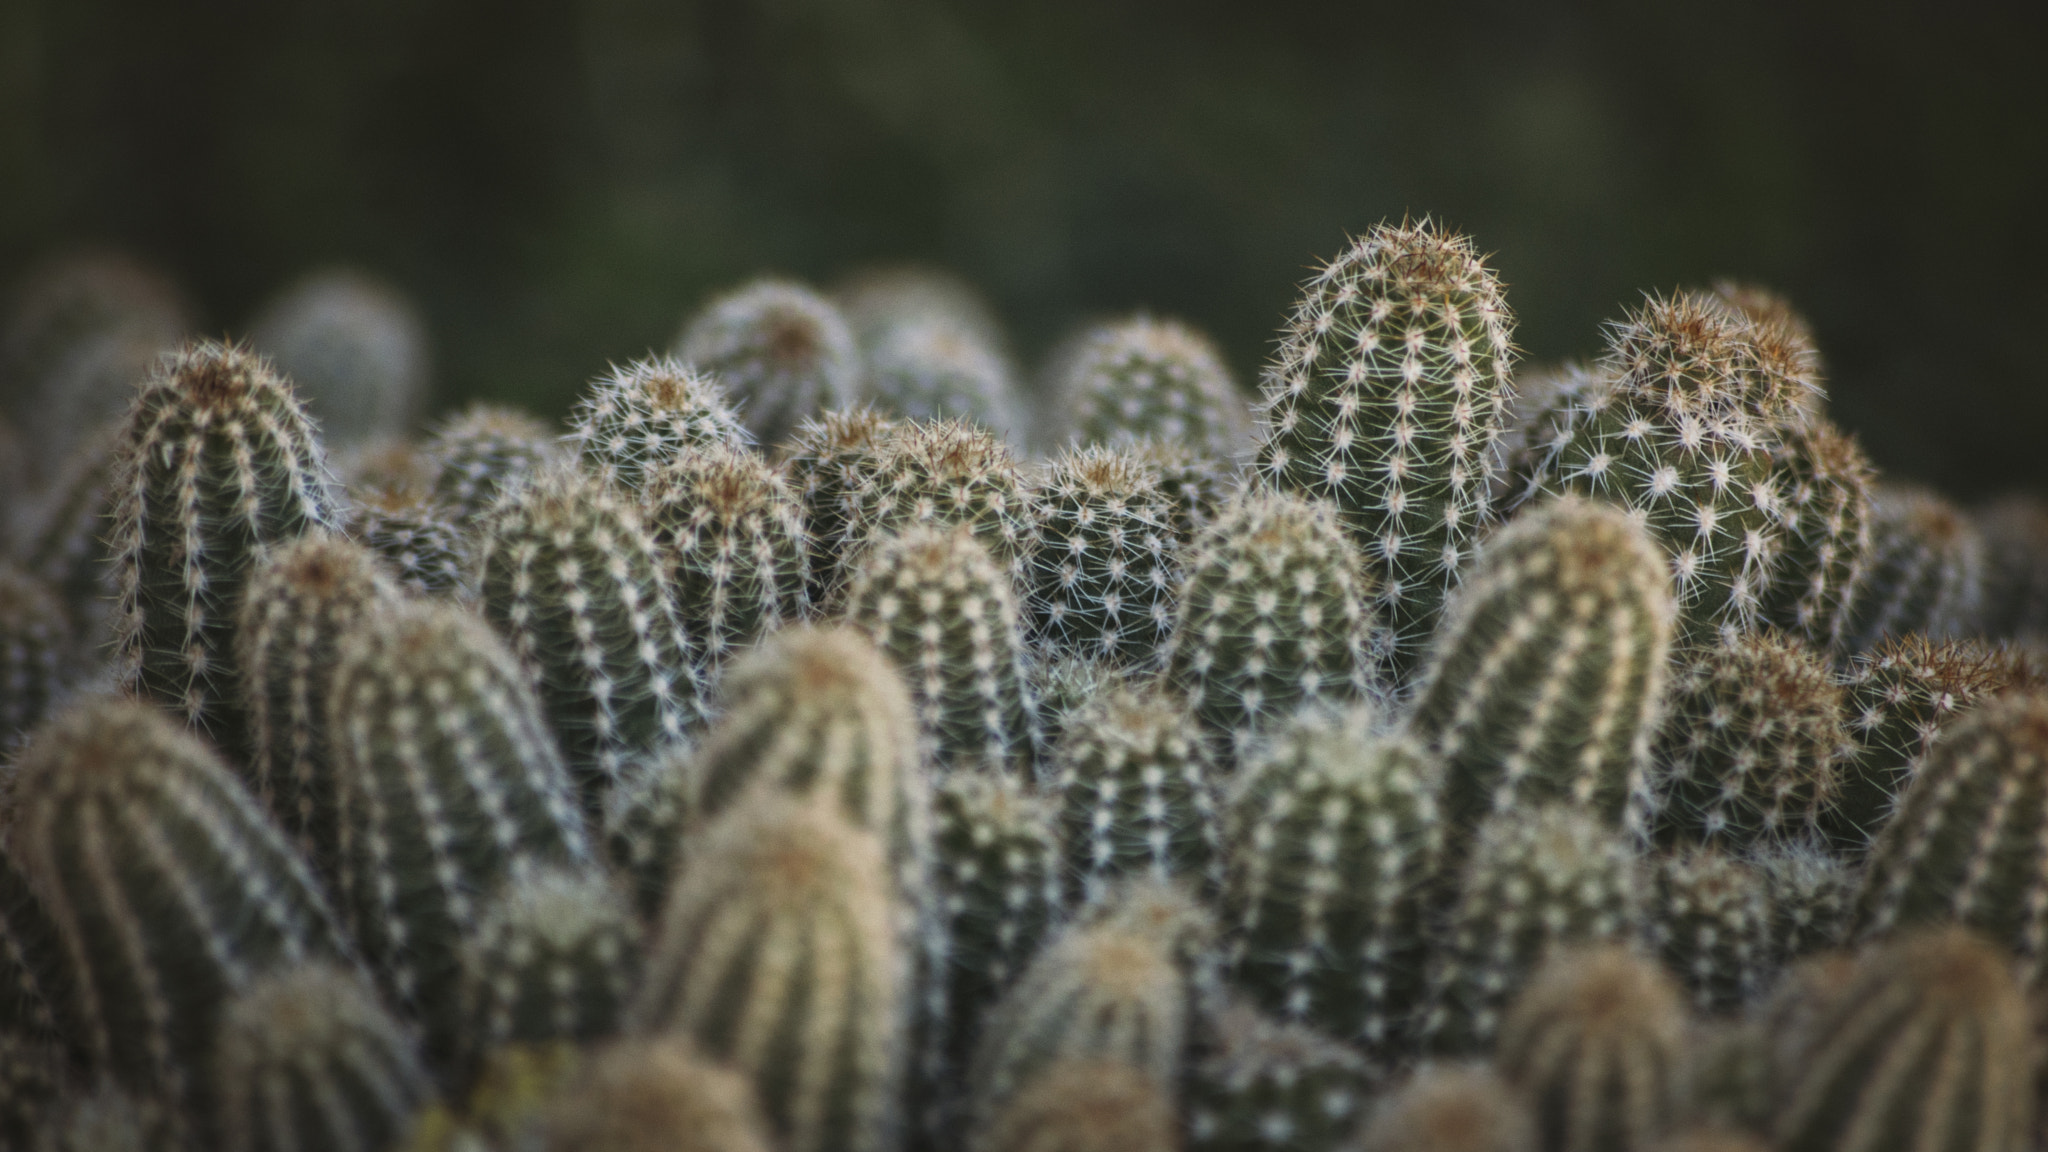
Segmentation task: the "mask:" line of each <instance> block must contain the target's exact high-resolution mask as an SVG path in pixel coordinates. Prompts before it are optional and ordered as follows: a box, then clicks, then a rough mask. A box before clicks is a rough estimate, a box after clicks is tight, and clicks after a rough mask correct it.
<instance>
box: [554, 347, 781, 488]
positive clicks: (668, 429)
mask: <svg viewBox="0 0 2048 1152" xmlns="http://www.w3.org/2000/svg"><path fill="white" fill-rule="evenodd" d="M566 441H567V444H568V445H569V447H570V448H571V449H572V450H574V451H575V452H576V454H577V455H578V456H580V457H581V458H582V460H583V466H584V467H585V468H587V469H589V470H590V471H592V472H594V473H596V475H597V476H598V478H599V479H602V480H604V481H606V482H607V483H612V484H617V485H619V486H620V487H622V488H627V489H631V490H635V491H638V490H640V489H643V488H645V487H646V486H647V483H648V481H650V480H652V479H653V478H654V477H655V476H656V475H658V474H659V473H660V472H661V471H662V470H663V469H665V468H669V467H673V466H674V465H676V464H678V463H681V462H683V461H685V460H687V459H688V458H689V457H690V456H691V454H693V453H696V452H702V451H705V450H708V449H713V448H726V449H735V450H743V449H745V448H746V447H747V446H748V445H749V444H750V443H751V442H752V437H751V436H749V435H748V434H747V431H746V429H745V428H744V427H742V426H741V424H740V418H739V415H738V414H737V413H735V412H734V411H733V409H732V405H731V404H730V403H729V402H728V401H727V400H726V397H725V389H724V388H723V387H721V386H720V384H719V382H718V381H717V379H715V378H714V377H712V376H710V375H708V374H705V373H700V372H698V371H696V370H695V369H694V368H692V367H691V366H690V365H688V364H685V363H683V362H681V361H679V360H674V359H669V358H665V357H664V358H660V359H647V360H635V361H633V362H632V363H630V364H628V365H626V366H625V367H623V368H618V367H615V368H613V369H612V370H611V372H610V373H608V374H606V375H604V376H601V377H599V378H598V379H597V380H596V381H595V382H594V383H592V384H591V386H590V390H589V391H588V392H586V393H585V394H584V395H583V398H582V399H581V400H579V401H577V403H576V411H575V412H574V413H573V414H572V415H571V417H570V432H569V435H568V436H567V437H566Z"/></svg>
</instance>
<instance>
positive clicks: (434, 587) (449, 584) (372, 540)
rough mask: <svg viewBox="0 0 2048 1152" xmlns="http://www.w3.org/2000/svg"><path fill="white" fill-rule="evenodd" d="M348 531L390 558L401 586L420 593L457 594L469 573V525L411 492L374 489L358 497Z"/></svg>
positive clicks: (387, 562) (388, 563)
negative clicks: (448, 516) (463, 523)
mask: <svg viewBox="0 0 2048 1152" xmlns="http://www.w3.org/2000/svg"><path fill="white" fill-rule="evenodd" d="M348 534H349V535H350V536H351V537H353V538H354V539H356V540H359V541H361V542H362V545H363V547H365V548H368V549H369V550H370V551H371V552H374V553H375V554H376V555H377V558H378V559H379V560H381V561H383V562H384V566H385V567H386V568H388V569H390V571H391V575H392V576H393V578H395V579H396V580H397V581H398V584H399V586H400V587H402V588H404V589H406V590H407V591H408V592H412V593H414V594H416V595H420V596H456V595H460V594H461V593H462V591H463V586H464V584H465V582H466V581H467V579H468V573H469V544H468V540H467V537H466V535H465V533H464V532H463V529H462V528H461V527H460V526H458V525H457V524H456V523H455V522H454V521H452V520H449V519H447V517H446V515H445V514H444V513H443V512H442V511H441V510H440V509H438V508H436V507H435V506H434V505H432V504H429V503H427V502H425V500H424V499H422V498H420V497H418V496H416V495H414V494H411V493H401V492H390V491H377V492H371V493H369V494H367V495H366V496H364V497H363V498H361V499H359V500H358V501H357V502H356V505H355V508H354V509H353V510H352V511H351V512H350V514H349V519H348Z"/></svg>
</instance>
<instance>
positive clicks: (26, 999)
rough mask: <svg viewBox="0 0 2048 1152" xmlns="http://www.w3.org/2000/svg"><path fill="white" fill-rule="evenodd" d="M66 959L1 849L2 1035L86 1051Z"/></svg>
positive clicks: (46, 916)
mask: <svg viewBox="0 0 2048 1152" xmlns="http://www.w3.org/2000/svg"><path fill="white" fill-rule="evenodd" d="M66 961H67V957H66V956H65V955H64V951H63V942H62V939H61V937H60V936H59V933H58V931H57V924H56V922H55V921H54V920H52V919H51V918H50V913H49V911H48V910H47V909H46V908H44V907H43V902H42V898H41V897H39V896H37V895H36V893H35V889H34V887H33V886H32V885H31V884H30V883H29V879H28V877H27V876H26V875H24V874H23V873H22V870H21V868H20V866H19V865H17V864H16V863H15V861H14V857H13V856H12V855H11V854H10V853H9V852H7V851H0V1034H6V1035H14V1036H20V1037H23V1038H25V1039H36V1040H61V1041H63V1042H65V1043H67V1044H69V1045H71V1046H72V1047H74V1048H80V1047H82V1045H83V1041H84V1037H83V1035H82V1034H81V1033H82V1032H83V1028H82V1027H81V1026H80V1025H79V1023H78V1021H77V1007H76V1003H77V1002H76V999H75V995H74V989H73V988H72V984H73V980H74V977H73V973H72V970H71V968H70V966H69V964H68V963H67V962H66ZM81 1054H83V1053H81ZM0 1147H5V1145H0Z"/></svg>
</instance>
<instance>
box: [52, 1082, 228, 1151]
mask: <svg viewBox="0 0 2048 1152" xmlns="http://www.w3.org/2000/svg"><path fill="white" fill-rule="evenodd" d="M30 1147H33V1148H34V1149H35V1152H185V1149H187V1148H188V1147H189V1142H188V1138H187V1136H186V1134H185V1127H184V1125H183V1123H182V1118H181V1117H180V1116H179V1115H178V1113H177V1112H176V1111H175V1110H174V1109H173V1108H171V1107H170V1106H168V1105H166V1104H165V1103H163V1102H162V1101H161V1100H156V1099H152V1098H150V1097H148V1096H143V1095H138V1094H133V1093H131V1092H129V1091H127V1090H125V1089H123V1088H121V1087H119V1086H116V1085H114V1084H111V1083H105V1082H102V1083H100V1084H98V1085H96V1086H94V1087H93V1089H92V1090H91V1091H90V1092H88V1093H86V1094H84V1095H80V1096H73V1097H71V1098H69V1099H64V1100H59V1101H58V1102H57V1104H56V1106H55V1107H54V1108H53V1109H52V1110H51V1111H50V1112H49V1113H48V1114H47V1115H46V1116H45V1117H44V1118H43V1126H42V1129H41V1130H40V1131H39V1132H37V1133H36V1138H35V1141H34V1142H33V1143H32V1144H31V1145H30Z"/></svg>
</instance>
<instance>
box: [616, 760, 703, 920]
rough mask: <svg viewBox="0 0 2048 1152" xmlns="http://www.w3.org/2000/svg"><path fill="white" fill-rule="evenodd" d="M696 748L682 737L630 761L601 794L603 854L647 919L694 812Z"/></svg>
mask: <svg viewBox="0 0 2048 1152" xmlns="http://www.w3.org/2000/svg"><path fill="white" fill-rule="evenodd" d="M695 754H696V749H695V747H694V746H693V745H691V744H690V743H689V742H687V741H683V742H679V743H675V744H669V745H665V746H663V747H661V748H657V749H655V750H654V751H652V752H649V753H647V754H646V755H644V756H641V757H638V758H636V759H634V760H633V761H631V762H630V763H629V764H628V765H627V767H626V769H625V771H624V772H623V773H621V775H620V779H619V782H618V784H617V786H615V787H614V788H613V789H612V790H611V795H609V796H607V797H606V798H605V810H604V819H603V820H602V822H601V823H599V824H598V825H597V827H598V828H599V829H600V830H601V831H602V832H603V834H604V845H605V854H606V856H608V857H609V858H610V860H611V862H612V866H613V867H614V868H616V869H618V871H619V872H620V874H621V877H622V879H623V880H624V882H625V884H626V886H627V888H628V889H630V890H631V892H632V897H633V907H634V908H635V909H636V910H638V912H639V914H640V918H641V919H643V920H646V921H649V922H650V923H651V922H652V921H653V920H654V919H655V918H656V917H658V916H660V915H661V906H662V904H663V903H664V902H665V901H666V900H667V899H668V886H669V882H670V881H671V880H673V879H675V872H676V862H677V860H678V859H679V858H680V857H681V855H682V848H683V840H684V838H685V836H686V834H687V832H688V830H689V829H690V826H691V825H692V823H694V822H695V820H696V818H697V813H696V805H695V800H694V797H693V794H694V792H695V789H696V786H697V782H696V776H695V773H696V770H695V768H694V767H693V766H692V765H691V759H692V757H693V756H694V755H695Z"/></svg>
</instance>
